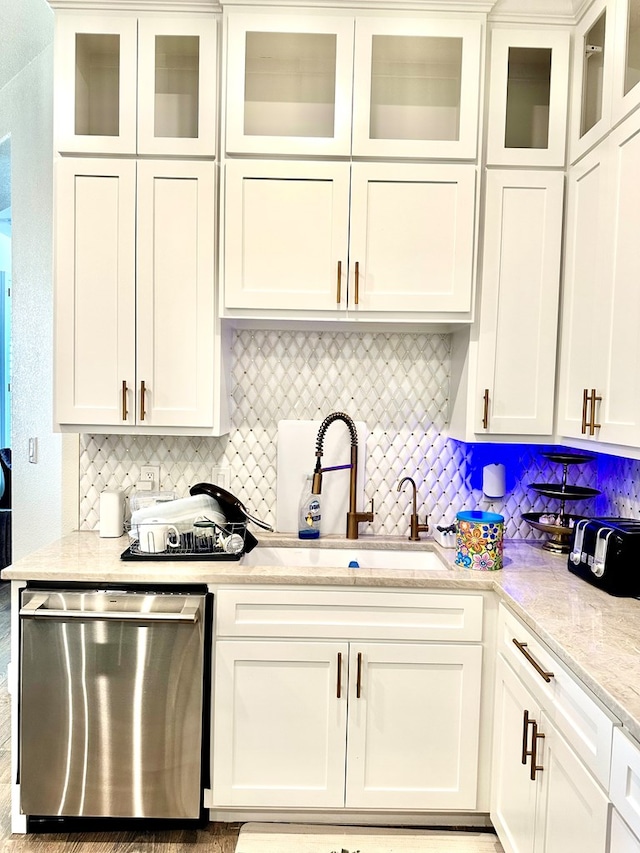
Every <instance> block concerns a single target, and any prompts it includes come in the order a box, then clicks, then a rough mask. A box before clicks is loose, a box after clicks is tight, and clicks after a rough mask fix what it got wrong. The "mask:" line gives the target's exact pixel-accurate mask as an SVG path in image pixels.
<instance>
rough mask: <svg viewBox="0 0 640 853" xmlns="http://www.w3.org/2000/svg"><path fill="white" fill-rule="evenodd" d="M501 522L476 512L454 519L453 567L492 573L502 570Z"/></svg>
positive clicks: (495, 517)
mask: <svg viewBox="0 0 640 853" xmlns="http://www.w3.org/2000/svg"><path fill="white" fill-rule="evenodd" d="M503 529H504V518H503V516H501V515H498V514H497V513H495V512H480V511H476V510H471V511H466V512H459V513H458V515H457V516H456V548H457V553H456V566H462V567H463V568H465V569H479V570H480V571H483V572H494V571H496V570H497V569H501V568H502V537H503Z"/></svg>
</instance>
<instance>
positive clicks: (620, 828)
mask: <svg viewBox="0 0 640 853" xmlns="http://www.w3.org/2000/svg"><path fill="white" fill-rule="evenodd" d="M607 851H608V853H640V838H638V837H637V836H635V835H634V834H633V832H631V830H630V829H629V827H628V826H627V824H626V823H625V822H624V821H623V820H622V818H621V817H620V815H619V814H618V812H617V811H616V810H615V809H614V810H613V811H612V813H611V839H610V841H609V846H608V847H607Z"/></svg>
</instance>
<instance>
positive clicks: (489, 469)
mask: <svg viewBox="0 0 640 853" xmlns="http://www.w3.org/2000/svg"><path fill="white" fill-rule="evenodd" d="M482 491H483V492H484V494H485V495H486V496H487V497H488V498H503V497H504V494H505V491H506V487H505V470H504V465H503V464H502V463H500V462H498V463H494V464H492V465H485V466H484V468H483V469H482Z"/></svg>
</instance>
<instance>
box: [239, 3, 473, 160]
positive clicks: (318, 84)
mask: <svg viewBox="0 0 640 853" xmlns="http://www.w3.org/2000/svg"><path fill="white" fill-rule="evenodd" d="M469 18H470V19H469V20H463V19H462V18H450V19H447V18H439V17H435V16H428V15H424V16H421V17H420V18H415V17H409V16H403V15H394V16H393V17H389V16H366V15H357V16H355V17H354V16H353V15H352V14H345V15H340V16H337V15H327V14H325V13H323V12H322V11H318V12H316V13H307V14H304V15H302V14H299V13H298V14H296V13H292V12H291V11H290V10H275V11H272V12H271V13H270V14H264V13H263V14H260V13H255V12H253V11H252V12H250V13H248V12H246V11H240V10H237V9H234V8H230V9H228V10H226V12H225V27H226V52H225V56H226V71H227V86H226V151H227V153H228V154H280V155H285V156H291V155H310V156H333V155H339V156H349V154H351V153H353V155H354V156H376V157H387V156H391V157H422V158H427V157H436V158H437V157H447V158H473V157H475V154H476V145H477V124H478V102H479V81H480V59H481V52H482V51H481V43H482V22H481V19H480V18H479V17H478V16H469ZM352 126H353V141H352V137H351V134H352Z"/></svg>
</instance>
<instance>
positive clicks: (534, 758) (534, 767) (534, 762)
mask: <svg viewBox="0 0 640 853" xmlns="http://www.w3.org/2000/svg"><path fill="white" fill-rule="evenodd" d="M531 726H532V729H533V734H532V735H531V781H532V782H535V781H536V772H537V771H538V770H544V767H543V766H542V764H538V740H541V739H544V735H543V734H542V733H541V732H539V731H538V724H537V723H536V721H535V720H533V721H532V723H531Z"/></svg>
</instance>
